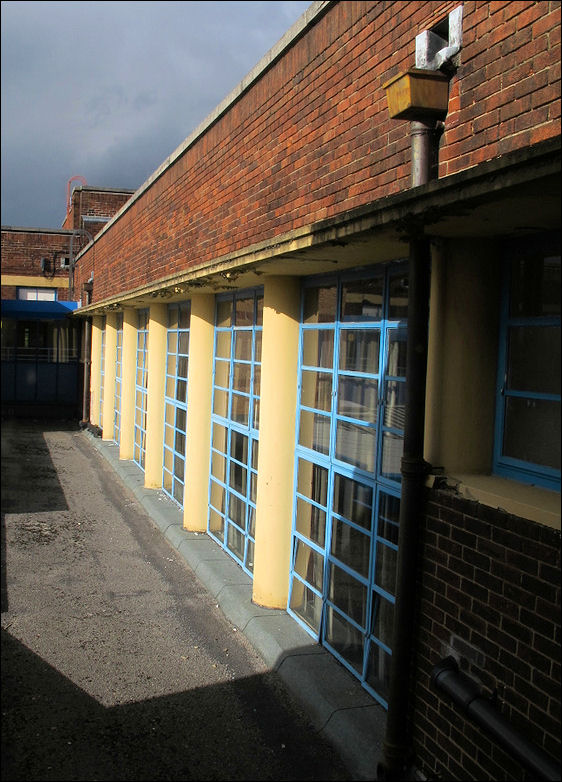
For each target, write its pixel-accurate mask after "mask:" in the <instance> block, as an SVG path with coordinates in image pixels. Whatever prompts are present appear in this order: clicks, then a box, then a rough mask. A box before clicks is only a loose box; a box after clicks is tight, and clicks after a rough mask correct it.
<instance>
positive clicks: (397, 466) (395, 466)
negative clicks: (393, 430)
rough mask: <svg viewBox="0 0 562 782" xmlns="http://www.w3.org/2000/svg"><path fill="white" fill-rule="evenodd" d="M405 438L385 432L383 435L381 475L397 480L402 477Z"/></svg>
mask: <svg viewBox="0 0 562 782" xmlns="http://www.w3.org/2000/svg"><path fill="white" fill-rule="evenodd" d="M403 450H404V440H403V439H402V437H400V436H398V435H395V434H390V432H385V433H384V434H383V436H382V464H381V475H384V476H385V477H386V478H391V479H393V480H395V481H399V480H400V479H401V463H402V452H403Z"/></svg>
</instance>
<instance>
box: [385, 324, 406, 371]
mask: <svg viewBox="0 0 562 782" xmlns="http://www.w3.org/2000/svg"><path fill="white" fill-rule="evenodd" d="M387 333H388V367H387V369H386V374H387V375H392V376H393V377H406V353H407V351H406V347H407V342H406V340H407V335H406V332H405V331H396V330H394V329H392V330H389V331H388V332H387Z"/></svg>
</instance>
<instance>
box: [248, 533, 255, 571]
mask: <svg viewBox="0 0 562 782" xmlns="http://www.w3.org/2000/svg"><path fill="white" fill-rule="evenodd" d="M246 567H247V568H248V570H249V571H250V573H253V572H254V543H253V542H252V541H251V540H250V539H248V545H247V546H246Z"/></svg>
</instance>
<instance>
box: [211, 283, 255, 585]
mask: <svg viewBox="0 0 562 782" xmlns="http://www.w3.org/2000/svg"><path fill="white" fill-rule="evenodd" d="M262 326H263V292H262V289H257V290H250V291H239V292H237V293H235V294H226V295H221V296H217V301H216V316H215V346H214V358H213V408H212V416H211V427H212V431H211V466H210V473H211V478H210V485H209V518H208V532H209V535H210V536H211V537H212V538H214V539H215V540H216V541H217V542H218V543H220V545H221V546H222V547H223V548H224V549H225V551H226V552H227V553H228V554H230V556H232V557H233V558H234V559H235V560H236V561H237V562H238V564H239V565H241V566H242V568H243V569H244V570H245V571H246V572H247V573H248V574H250V575H251V574H252V573H253V570H254V540H255V519H256V487H257V466H258V442H259V435H258V431H259V413H260V396H259V394H260V371H261V337H262Z"/></svg>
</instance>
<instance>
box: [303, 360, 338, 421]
mask: <svg viewBox="0 0 562 782" xmlns="http://www.w3.org/2000/svg"><path fill="white" fill-rule="evenodd" d="M301 383H302V384H301V405H304V406H305V407H314V408H316V409H317V410H325V411H326V412H330V411H331V409H332V373H331V372H311V371H310V370H307V369H304V370H303V372H302V381H301Z"/></svg>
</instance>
